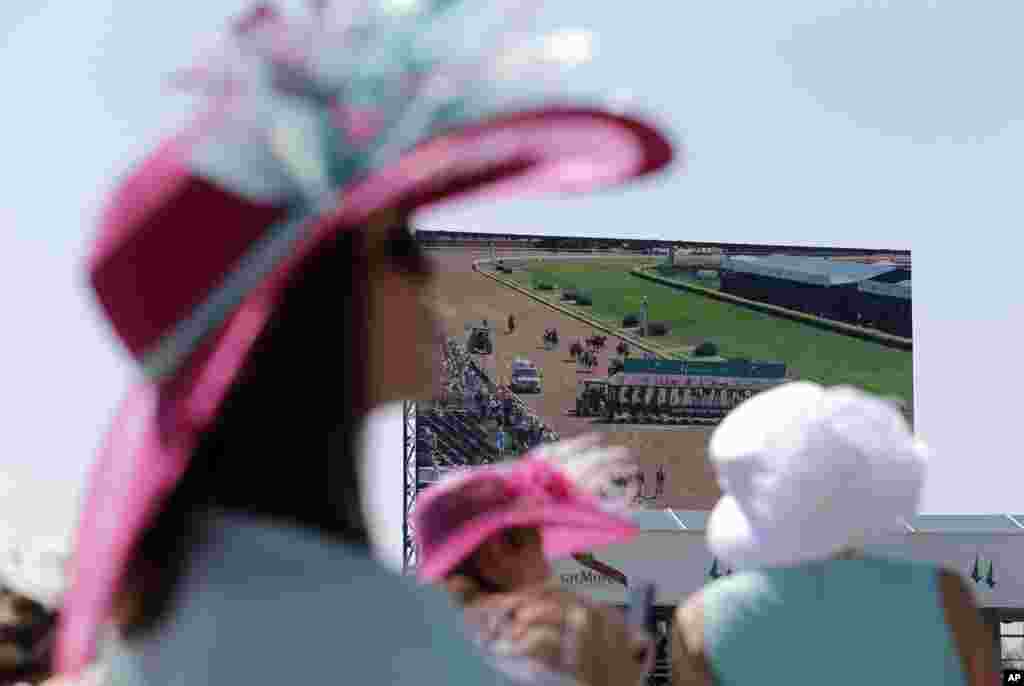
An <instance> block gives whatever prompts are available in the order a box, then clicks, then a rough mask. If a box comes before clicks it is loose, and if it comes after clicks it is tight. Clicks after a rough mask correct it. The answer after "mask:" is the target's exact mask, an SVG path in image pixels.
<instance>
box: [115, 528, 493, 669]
mask: <svg viewBox="0 0 1024 686" xmlns="http://www.w3.org/2000/svg"><path fill="white" fill-rule="evenodd" d="M223 524H224V522H222V523H221V525H220V526H218V531H217V532H216V534H215V536H213V537H212V539H211V541H210V544H209V545H208V547H207V550H206V553H205V554H204V555H203V561H202V563H201V564H200V565H198V566H195V567H194V573H192V574H190V576H189V578H188V579H187V581H186V583H185V584H184V585H183V586H182V588H181V595H180V598H179V602H178V603H177V609H176V611H175V613H174V614H173V615H172V618H171V620H170V622H169V624H168V625H167V626H166V627H165V628H164V629H163V630H161V631H160V632H159V634H158V635H156V636H154V637H153V638H152V639H147V640H146V641H144V642H143V643H142V644H139V645H136V646H133V647H132V648H131V649H130V651H128V653H127V655H128V659H129V661H128V663H124V662H122V667H124V666H126V665H127V666H128V667H129V668H128V669H127V670H124V671H127V672H129V673H130V672H131V665H132V664H134V665H135V669H137V670H140V672H139V673H144V674H145V677H146V679H145V680H146V681H148V682H150V683H152V682H154V681H159V680H161V679H160V676H161V675H170V674H177V673H178V672H179V671H180V670H181V669H183V667H182V665H190V666H189V668H188V669H190V670H192V672H193V673H191V674H186V675H184V676H185V677H186V679H185V680H186V681H187V682H188V683H190V684H191V683H197V684H211V685H212V684H214V683H223V682H225V681H243V682H245V683H251V684H253V685H254V686H257V685H262V684H274V686H280V684H282V683H289V682H291V681H294V679H295V676H296V674H300V673H301V674H303V675H304V676H303V679H304V680H306V679H307V677H309V676H312V677H313V678H338V677H339V676H340V677H341V678H342V681H344V682H346V683H348V682H351V683H360V682H364V681H365V682H379V681H383V682H385V683H395V684H404V683H413V682H414V681H415V682H416V683H420V682H422V680H423V678H424V677H425V676H426V675H431V674H447V675H450V676H451V677H452V678H451V680H452V681H457V682H459V683H462V682H466V683H470V682H473V683H478V682H479V683H485V684H494V683H503V682H502V681H501V679H500V678H499V677H498V676H497V675H496V673H495V672H494V670H493V669H491V668H489V667H488V665H487V664H486V662H485V661H484V659H483V657H482V656H481V655H480V654H478V652H477V651H475V650H474V649H473V647H472V645H471V644H470V643H469V642H468V641H466V640H465V639H464V636H463V633H462V631H461V619H460V615H459V613H458V612H457V611H456V610H455V608H454V607H453V606H452V605H451V603H450V602H449V601H448V599H447V596H446V595H445V594H444V593H443V592H440V591H437V590H435V589H432V588H426V587H422V586H419V585H418V584H416V583H415V581H414V580H413V579H410V578H407V577H404V576H402V575H400V574H397V573H394V572H392V571H390V570H388V569H387V568H385V567H384V566H382V565H381V564H380V563H378V562H377V561H375V560H373V559H372V558H370V557H369V556H368V554H367V552H366V551H365V550H361V549H358V548H354V547H349V546H342V545H337V544H331V543H329V542H327V541H325V540H322V539H320V538H319V537H317V536H315V535H308V534H307V533H306V532H296V531H291V530H289V529H288V528H287V527H283V528H282V527H276V526H272V525H271V526H268V525H257V526H255V527H254V526H253V525H252V524H251V523H250V522H244V523H236V524H237V525H238V527H237V528H235V527H229V528H230V531H228V530H225V527H224V526H223ZM214 646H216V647H215V648H214ZM197 656H200V657H201V659H196V658H197ZM157 672H158V673H159V674H157Z"/></svg>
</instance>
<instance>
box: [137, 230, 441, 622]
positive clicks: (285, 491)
mask: <svg viewBox="0 0 1024 686" xmlns="http://www.w3.org/2000/svg"><path fill="white" fill-rule="evenodd" d="M365 245H366V238H365V235H364V234H363V233H362V232H355V233H344V234H341V235H340V237H339V238H337V239H336V240H334V241H331V242H329V243H327V244H325V245H324V246H322V247H321V248H320V249H319V250H318V251H317V253H316V254H314V255H312V256H311V257H310V258H309V260H308V261H307V263H306V264H305V265H303V268H302V269H301V270H299V271H298V272H297V276H296V277H295V279H294V280H293V281H292V282H291V283H290V284H289V285H288V287H287V288H286V290H285V291H284V293H283V297H282V301H281V303H280V306H279V307H278V309H277V311H276V312H275V314H274V315H273V317H272V319H271V321H270V322H268V325H267V327H266V329H265V330H264V331H263V333H262V334H261V335H260V337H259V338H258V339H257V341H256V343H255V345H254V346H253V349H252V351H251V352H250V354H249V357H248V359H247V361H246V363H245V367H244V368H243V370H242V372H241V374H240V375H239V377H238V379H237V380H236V381H235V383H234V384H233V385H232V387H231V389H230V390H229V391H228V394H227V396H226V398H225V400H224V403H223V405H222V407H221V408H220V411H219V414H218V417H217V420H216V421H215V423H214V424H213V426H212V427H211V428H210V429H209V430H207V431H206V432H205V434H204V435H203V436H202V437H201V438H200V441H199V444H198V446H197V447H196V449H195V451H194V453H193V455H192V459H191V461H190V463H189V466H188V468H187V469H186V472H185V474H184V476H183V477H182V480H181V482H180V483H179V484H178V486H177V488H176V489H175V490H174V491H173V492H172V494H171V495H170V497H169V498H168V500H167V501H166V503H165V504H164V507H163V509H162V510H161V512H160V514H159V515H158V516H157V518H156V520H155V521H154V523H153V524H152V525H151V526H150V527H149V529H148V530H147V531H146V532H145V533H144V534H143V536H142V539H141V541H140V543H139V545H138V547H137V549H136V553H135V556H134V559H133V561H132V562H131V563H130V565H129V568H128V570H127V573H126V574H125V581H124V583H123V584H122V587H121V589H120V591H121V598H120V600H122V601H124V602H125V603H127V606H126V607H125V608H123V609H126V610H127V617H124V618H123V621H122V627H121V628H122V633H123V635H124V636H125V637H126V638H137V637H141V636H144V635H146V634H148V633H149V632H151V631H153V630H155V629H156V628H157V627H158V626H159V624H160V623H161V622H162V621H163V619H164V618H166V617H167V615H168V614H169V613H170V611H171V610H172V605H173V602H174V596H175V591H176V588H177V586H178V584H179V582H180V580H181V578H182V577H183V575H184V574H185V572H186V571H187V569H188V567H189V563H190V554H191V552H192V551H193V550H195V548H196V547H197V546H198V545H199V544H201V543H202V542H203V539H204V528H205V522H208V515H209V514H210V513H211V512H213V511H228V512H236V513H244V514H247V515H252V516H254V517H259V518H261V519H270V520H274V521H277V522H279V523H283V524H291V525H295V526H299V527H303V528H307V529H313V530H316V531H317V532H318V533H320V534H321V535H323V536H325V537H327V538H329V539H333V540H335V541H338V542H344V543H348V544H353V545H356V546H368V544H369V536H368V531H367V526H366V522H365V521H364V517H363V514H362V500H361V494H360V489H359V481H358V474H357V464H356V459H355V454H356V440H357V438H358V432H359V431H360V429H361V421H362V419H363V417H365V415H366V413H367V411H368V410H369V407H368V404H369V403H368V393H367V389H368V385H367V383H368V379H367V376H366V375H367V372H366V367H367V365H366V359H367V347H368V344H367V338H368V334H367V322H368V321H370V316H369V315H370V313H369V311H368V308H369V298H368V296H369V290H368V289H369V285H368V281H369V269H370V267H371V265H370V263H369V261H368V259H367V258H366V257H365ZM385 257H386V258H388V259H389V260H390V261H391V262H393V263H395V264H397V265H398V266H399V267H401V268H403V269H405V270H407V271H410V272H413V273H417V274H427V273H429V267H428V266H427V265H426V263H425V261H424V259H423V256H422V254H421V253H420V252H419V250H418V246H417V245H416V243H415V240H414V239H412V238H411V236H409V234H408V227H407V225H405V224H404V223H403V224H401V225H400V226H398V227H396V229H395V230H393V231H392V238H391V240H390V241H389V242H388V244H387V254H386V255H385Z"/></svg>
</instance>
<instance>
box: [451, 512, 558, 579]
mask: <svg viewBox="0 0 1024 686" xmlns="http://www.w3.org/2000/svg"><path fill="white" fill-rule="evenodd" d="M542 536H543V534H542V532H541V530H540V528H539V527H512V528H508V529H503V530H501V531H499V532H497V533H495V534H494V535H492V536H490V537H489V538H488V539H487V540H485V541H484V542H483V543H481V544H480V546H479V547H478V548H477V549H476V550H474V551H473V552H472V553H470V555H469V557H467V558H466V560H465V561H464V562H463V563H462V564H461V565H459V566H458V567H457V568H456V569H454V570H453V571H452V572H451V573H450V574H448V576H447V577H446V581H448V582H452V581H453V580H454V578H455V577H468V578H469V579H471V580H472V581H473V582H475V583H476V585H477V586H478V587H479V588H480V589H481V590H484V591H491V592H506V591H515V590H518V589H522V588H526V587H528V586H534V585H536V584H541V583H544V582H545V581H547V580H548V579H549V578H550V577H551V574H552V569H551V563H550V562H548V560H547V558H546V557H545V555H544V542H543V539H542Z"/></svg>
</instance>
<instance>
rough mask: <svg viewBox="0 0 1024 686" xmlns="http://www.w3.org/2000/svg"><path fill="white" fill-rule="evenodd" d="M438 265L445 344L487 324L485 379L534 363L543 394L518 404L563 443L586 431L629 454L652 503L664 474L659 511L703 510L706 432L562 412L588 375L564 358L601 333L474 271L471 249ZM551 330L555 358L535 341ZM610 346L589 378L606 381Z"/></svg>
mask: <svg viewBox="0 0 1024 686" xmlns="http://www.w3.org/2000/svg"><path fill="white" fill-rule="evenodd" d="M431 254H432V256H433V257H434V259H435V260H436V262H437V263H438V265H439V269H438V275H437V278H436V280H435V289H436V293H435V295H434V301H435V304H436V307H437V309H438V312H439V314H440V316H441V320H442V323H443V325H444V327H445V330H446V332H447V334H448V335H449V336H452V337H456V338H458V339H459V340H464V335H465V330H464V325H465V324H466V323H468V322H479V321H480V320H481V319H486V320H487V321H488V322H489V323H490V325H491V327H492V329H495V330H496V331H497V335H496V336H495V337H494V355H493V358H494V359H493V361H492V363H491V365H490V366H489V370H490V371H491V372H492V373H495V374H497V375H498V377H499V378H501V379H502V380H503V381H507V378H508V373H509V370H510V368H511V364H512V360H513V359H515V358H516V357H525V358H527V359H529V360H531V361H533V362H535V363H536V364H537V366H538V368H539V369H540V370H541V372H542V373H543V375H544V390H543V392H542V393H540V394H537V395H522V396H521V397H522V398H523V400H524V401H526V403H527V404H529V405H530V407H531V408H533V410H534V411H535V412H536V413H537V414H538V415H540V416H541V417H542V418H543V419H544V420H545V421H546V422H547V423H548V424H549V425H551V426H553V427H554V428H555V430H556V431H558V432H559V433H560V434H561V435H562V437H563V438H565V437H569V436H572V435H576V434H579V433H582V432H585V431H593V430H599V431H602V432H605V433H608V434H609V443H613V444H619V445H625V446H627V447H629V448H630V449H631V450H632V452H633V454H634V456H635V457H636V458H637V459H638V460H639V461H640V464H641V465H642V466H643V468H644V471H645V473H646V483H647V488H648V489H649V490H650V492H651V494H652V495H653V485H654V483H655V478H654V476H655V472H656V470H657V469H658V467H659V466H661V467H664V469H665V473H666V477H667V479H666V487H665V496H664V497H663V498H661V499H659V500H658V502H657V505H658V506H661V507H674V508H678V509H689V510H704V509H708V508H710V507H711V506H712V505H713V504H714V502H715V500H717V498H718V495H719V490H718V486H717V484H716V483H715V478H714V474H713V472H712V471H711V469H710V467H709V466H708V464H707V458H706V447H707V440H708V436H709V435H710V430H709V429H706V428H699V427H693V428H691V427H679V428H671V429H667V428H663V427H652V428H637V429H632V430H631V429H626V428H617V427H614V426H608V425H600V424H593V423H592V422H591V420H589V419H582V418H581V419H577V418H576V417H574V416H571V415H569V414H567V412H568V411H569V410H570V409H572V408H575V405H576V387H577V381H578V380H581V379H585V378H589V376H590V375H587V374H578V373H577V369H576V365H575V363H573V362H572V361H571V360H570V358H569V353H568V350H569V345H570V343H571V342H572V341H573V340H576V339H577V338H579V339H583V338H585V337H587V336H590V335H594V334H602V333H604V332H603V331H600V330H598V329H594V328H593V327H590V326H588V325H586V324H584V323H583V322H580V321H578V320H576V319H573V318H571V317H567V316H565V315H563V314H561V313H560V312H557V311H555V310H553V309H551V308H549V307H547V306H545V305H542V304H541V303H539V302H536V301H535V300H532V299H531V298H528V297H527V296H525V295H522V294H520V293H518V292H516V291H514V290H512V289H510V288H506V287H504V286H502V285H501V284H499V283H497V282H495V281H493V280H492V279H489V278H487V277H486V276H483V275H481V274H477V273H476V272H474V271H473V261H474V260H476V259H482V258H485V257H486V255H484V254H481V253H480V252H478V251H476V250H472V249H466V250H437V251H432V252H431ZM510 314H512V315H515V318H516V330H515V332H514V333H512V334H509V333H507V331H506V323H507V321H508V316H509V315H510ZM551 327H554V328H557V329H558V334H559V339H560V343H559V346H558V348H557V349H556V350H554V351H551V352H548V351H545V350H544V348H543V346H542V345H541V336H542V335H543V333H544V330H545V329H547V328H551ZM617 343H618V339H617V338H613V337H609V338H608V342H607V344H606V345H605V349H604V351H603V352H601V354H600V356H599V357H600V362H601V364H600V366H599V367H598V368H597V369H596V370H595V373H594V376H599V377H601V376H605V375H606V374H607V363H608V359H609V358H610V357H612V356H614V354H615V353H614V349H615V345H616V344H617Z"/></svg>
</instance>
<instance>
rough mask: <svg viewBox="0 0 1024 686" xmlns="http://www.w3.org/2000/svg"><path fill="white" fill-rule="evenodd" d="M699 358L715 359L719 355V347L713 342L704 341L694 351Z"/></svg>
mask: <svg viewBox="0 0 1024 686" xmlns="http://www.w3.org/2000/svg"><path fill="white" fill-rule="evenodd" d="M693 354H694V355H696V356H697V357H715V356H716V355H718V346H717V345H715V344H714V343H713V342H712V341H704V342H703V343H701V344H700V345H698V346H697V347H696V348H694V350H693Z"/></svg>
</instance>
